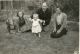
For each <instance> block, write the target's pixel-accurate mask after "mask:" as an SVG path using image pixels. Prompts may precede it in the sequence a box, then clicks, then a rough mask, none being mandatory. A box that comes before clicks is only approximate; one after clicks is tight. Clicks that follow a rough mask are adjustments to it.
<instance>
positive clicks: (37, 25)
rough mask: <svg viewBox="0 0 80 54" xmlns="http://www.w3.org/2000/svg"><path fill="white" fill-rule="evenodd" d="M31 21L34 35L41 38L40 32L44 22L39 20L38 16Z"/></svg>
mask: <svg viewBox="0 0 80 54" xmlns="http://www.w3.org/2000/svg"><path fill="white" fill-rule="evenodd" d="M30 20H31V21H32V33H33V34H35V35H38V36H39V37H40V32H41V31H42V28H41V25H40V23H42V22H44V21H42V20H40V19H39V17H38V14H33V19H30Z"/></svg>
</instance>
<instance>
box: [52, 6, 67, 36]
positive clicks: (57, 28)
mask: <svg viewBox="0 0 80 54" xmlns="http://www.w3.org/2000/svg"><path fill="white" fill-rule="evenodd" d="M66 21H67V15H66V14H65V13H63V12H62V11H61V10H60V8H57V9H56V13H55V14H54V30H53V32H52V34H51V37H53V38H58V37H61V36H63V35H64V34H66V33H67V30H66V24H67V23H66Z"/></svg>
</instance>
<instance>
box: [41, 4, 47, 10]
mask: <svg viewBox="0 0 80 54" xmlns="http://www.w3.org/2000/svg"><path fill="white" fill-rule="evenodd" d="M42 9H43V10H44V11H45V10H46V9H47V4H46V3H44V4H43V5H42Z"/></svg>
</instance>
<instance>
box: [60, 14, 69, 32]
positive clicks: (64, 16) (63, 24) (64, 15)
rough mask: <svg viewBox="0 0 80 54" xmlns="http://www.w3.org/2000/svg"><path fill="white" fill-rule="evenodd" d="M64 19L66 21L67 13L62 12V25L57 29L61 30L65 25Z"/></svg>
mask: <svg viewBox="0 0 80 54" xmlns="http://www.w3.org/2000/svg"><path fill="white" fill-rule="evenodd" d="M66 21H67V15H66V14H64V13H63V22H62V26H61V28H60V29H59V30H60V31H62V30H63V28H65V27H66V24H67V22H66Z"/></svg>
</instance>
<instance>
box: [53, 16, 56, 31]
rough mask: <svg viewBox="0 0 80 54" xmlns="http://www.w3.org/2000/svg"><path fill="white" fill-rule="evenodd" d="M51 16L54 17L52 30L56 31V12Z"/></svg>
mask: <svg viewBox="0 0 80 54" xmlns="http://www.w3.org/2000/svg"><path fill="white" fill-rule="evenodd" d="M53 17H54V20H53V21H54V24H53V26H54V30H53V32H54V31H56V14H54V16H53Z"/></svg>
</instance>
